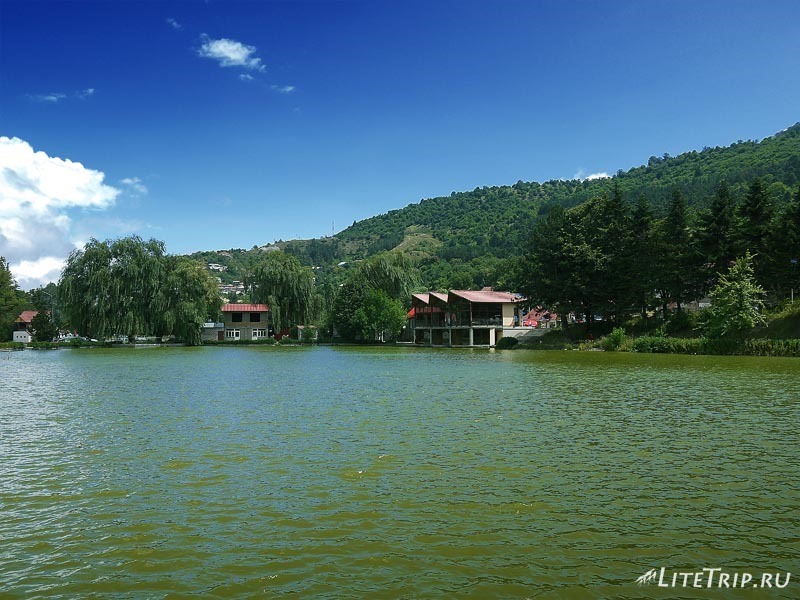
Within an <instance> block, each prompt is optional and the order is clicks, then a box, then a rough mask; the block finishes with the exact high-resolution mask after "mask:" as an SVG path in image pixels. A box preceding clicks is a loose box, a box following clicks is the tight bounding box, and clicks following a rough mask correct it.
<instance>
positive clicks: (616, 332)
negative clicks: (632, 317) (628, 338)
mask: <svg viewBox="0 0 800 600" xmlns="http://www.w3.org/2000/svg"><path fill="white" fill-rule="evenodd" d="M624 341H625V330H624V329H623V328H622V327H615V328H614V329H612V330H611V333H609V334H608V335H607V336H606V337H604V338H603V339H602V340H601V341H600V347H601V348H602V349H603V350H609V351H614V350H617V349H619V347H620V346H621V345H622V342H624Z"/></svg>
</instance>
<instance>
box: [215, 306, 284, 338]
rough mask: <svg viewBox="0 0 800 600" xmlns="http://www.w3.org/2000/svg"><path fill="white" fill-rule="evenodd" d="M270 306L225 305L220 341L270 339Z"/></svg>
mask: <svg viewBox="0 0 800 600" xmlns="http://www.w3.org/2000/svg"><path fill="white" fill-rule="evenodd" d="M270 334H271V332H270V318H269V306H267V305H266V304H225V305H224V306H223V307H222V328H221V330H220V331H219V333H218V335H219V336H220V337H219V338H218V339H220V340H226V341H239V340H259V339H264V338H268V337H270Z"/></svg>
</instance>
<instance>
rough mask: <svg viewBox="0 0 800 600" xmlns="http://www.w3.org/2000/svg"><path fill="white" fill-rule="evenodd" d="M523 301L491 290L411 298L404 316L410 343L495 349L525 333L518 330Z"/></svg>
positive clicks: (518, 296) (430, 293)
mask: <svg viewBox="0 0 800 600" xmlns="http://www.w3.org/2000/svg"><path fill="white" fill-rule="evenodd" d="M523 300H524V298H523V297H522V296H520V295H519V294H515V293H512V292H498V291H495V290H493V289H491V288H484V289H483V290H480V291H472V290H450V292H448V293H447V294H444V293H440V292H427V293H424V294H414V295H413V296H412V298H411V310H410V311H409V312H408V319H409V328H410V329H411V332H412V340H413V342H414V343H415V344H425V345H429V346H490V347H492V346H495V345H496V344H497V342H498V341H499V340H500V339H502V338H503V337H504V336H513V337H519V336H520V335H523V334H524V333H526V332H527V331H529V328H528V329H527V330H526V329H525V328H523V327H520V306H519V305H520V303H521V302H522V301H523Z"/></svg>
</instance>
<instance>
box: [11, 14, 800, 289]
mask: <svg viewBox="0 0 800 600" xmlns="http://www.w3.org/2000/svg"><path fill="white" fill-rule="evenodd" d="M798 22H800V2H796V1H794V0H791V1H785V2H768V1H767V2H752V1H746V2H736V1H725V2H713V1H702V2H698V1H696V0H695V1H691V2H683V1H670V2H645V1H635V2H622V1H620V2H612V1H609V2H555V1H553V2H489V1H488V0H487V1H485V2H468V1H459V2H433V1H430V0H429V1H426V2H416V1H410V2H409V1H404V2H399V1H398V2H381V1H370V2H305V1H301V2H189V1H183V2H174V3H173V2H167V1H164V2H92V1H82V2H35V1H29V0H26V1H24V2H17V1H6V0H0V84H1V85H0V136H5V137H4V138H3V141H2V144H0V254H3V255H5V256H6V257H7V258H8V259H9V262H10V263H11V265H12V272H13V273H14V275H15V276H16V278H17V280H18V281H19V282H20V284H21V286H22V287H25V288H28V287H31V286H33V285H37V284H39V283H42V282H44V281H47V280H51V279H53V278H57V277H58V269H59V268H60V265H61V261H63V259H64V257H66V256H67V254H68V253H69V251H70V250H71V249H72V248H74V247H76V246H78V245H81V244H82V243H83V242H85V241H86V240H87V239H88V238H89V237H97V238H100V239H104V238H108V237H117V236H120V235H128V234H133V233H135V234H139V235H141V236H143V237H156V238H158V239H162V240H164V241H165V242H166V244H167V249H168V250H169V251H170V252H173V253H185V252H191V251H195V250H201V249H223V248H231V247H237V248H238V247H242V248H249V247H251V246H253V245H262V244H265V243H268V242H272V241H273V240H277V239H291V238H298V237H300V238H307V237H318V236H322V235H329V234H330V233H331V230H332V226H333V227H335V229H336V230H337V231H338V230H341V229H343V228H344V227H346V226H348V225H350V224H351V223H352V222H353V221H354V220H359V219H363V218H366V217H369V216H372V215H375V214H380V213H382V212H386V211H387V210H391V209H394V208H399V207H402V206H405V205H407V204H409V203H412V202H418V201H419V200H420V199H421V198H427V197H433V196H439V195H447V194H449V193H450V192H452V191H459V190H470V189H473V188H475V187H478V186H484V185H499V184H512V183H514V182H516V181H518V180H525V181H530V180H536V181H545V180H549V179H557V178H573V177H586V176H589V175H592V174H597V173H614V172H615V171H617V170H618V169H627V168H630V167H632V166H635V165H639V164H642V163H645V162H646V161H647V158H648V157H649V156H651V155H661V154H663V153H665V152H669V153H670V154H673V155H674V154H679V153H680V152H683V151H687V150H692V149H700V148H702V147H703V146H714V145H727V144H729V143H731V142H734V141H736V140H738V139H760V138H763V137H765V136H768V135H771V134H773V133H775V132H777V131H779V130H781V129H783V128H785V127H787V126H789V125H791V124H793V123H795V122H797V121H800V111H799V110H798V108H800V35H798V29H797V23H798ZM66 161H70V162H66Z"/></svg>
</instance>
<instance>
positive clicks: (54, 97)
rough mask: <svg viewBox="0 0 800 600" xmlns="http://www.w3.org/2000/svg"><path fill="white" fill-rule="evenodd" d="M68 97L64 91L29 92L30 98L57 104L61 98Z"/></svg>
mask: <svg viewBox="0 0 800 600" xmlns="http://www.w3.org/2000/svg"><path fill="white" fill-rule="evenodd" d="M66 97H67V95H66V94H64V93H62V92H50V93H49V94H29V95H28V98H30V99H31V100H33V101H35V102H49V103H51V104H55V103H57V102H60V101H61V100H63V99H64V98H66Z"/></svg>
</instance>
